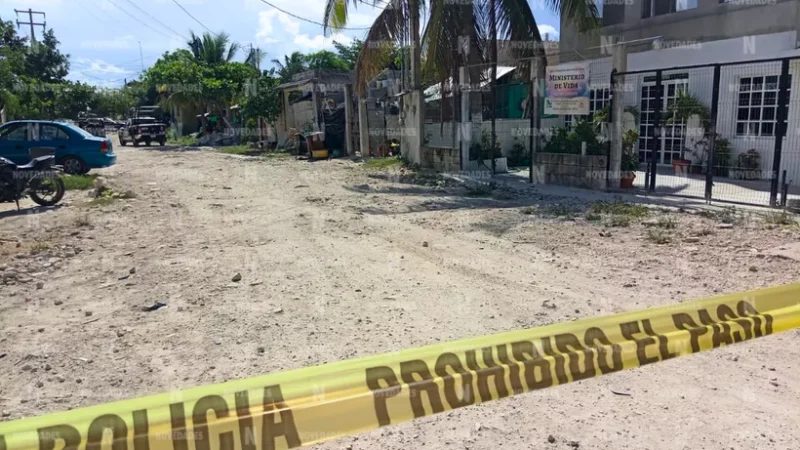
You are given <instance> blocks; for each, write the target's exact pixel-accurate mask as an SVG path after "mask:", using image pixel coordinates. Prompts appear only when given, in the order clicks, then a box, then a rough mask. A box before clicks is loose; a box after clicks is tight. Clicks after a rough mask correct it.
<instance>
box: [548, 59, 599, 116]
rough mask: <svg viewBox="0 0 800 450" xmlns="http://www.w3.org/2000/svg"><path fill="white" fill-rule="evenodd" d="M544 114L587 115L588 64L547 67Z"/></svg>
mask: <svg viewBox="0 0 800 450" xmlns="http://www.w3.org/2000/svg"><path fill="white" fill-rule="evenodd" d="M545 79H546V81H547V84H546V90H545V101H544V113H545V114H548V115H549V114H573V115H587V114H589V63H570V64H560V65H557V66H549V67H547V72H546V73H545Z"/></svg>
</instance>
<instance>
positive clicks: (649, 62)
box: [628, 31, 800, 71]
mask: <svg viewBox="0 0 800 450" xmlns="http://www.w3.org/2000/svg"><path fill="white" fill-rule="evenodd" d="M796 36H797V32H795V31H786V32H782V33H772V34H762V35H757V36H747V37H744V38H734V39H722V40H718V41H710V42H703V43H697V44H692V43H689V45H686V46H683V47H674V48H665V49H660V50H650V51H647V52H637V53H629V54H628V70H629V71H635V70H649V69H668V68H670V67H680V66H694V65H699V64H715V63H726V62H735V61H752V60H755V59H768V58H780V57H784V56H794V55H800V51H798V50H796V49H795V46H796V42H797V38H796ZM640 45H646V44H640Z"/></svg>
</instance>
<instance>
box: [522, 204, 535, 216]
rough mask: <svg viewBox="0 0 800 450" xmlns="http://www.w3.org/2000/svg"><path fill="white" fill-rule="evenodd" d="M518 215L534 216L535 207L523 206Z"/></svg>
mask: <svg viewBox="0 0 800 450" xmlns="http://www.w3.org/2000/svg"><path fill="white" fill-rule="evenodd" d="M519 212H520V214H525V215H526V216H531V215H533V214H536V207H535V206H525V207H524V208H521V209H520V210H519Z"/></svg>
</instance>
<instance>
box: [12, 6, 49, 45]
mask: <svg viewBox="0 0 800 450" xmlns="http://www.w3.org/2000/svg"><path fill="white" fill-rule="evenodd" d="M14 12H15V13H17V16H19V14H20V13H23V14H27V15H28V21H27V22H20V21H19V19H17V28H19V26H20V25H30V26H31V45H33V41H35V40H36V35H35V34H34V31H33V27H34V26H40V27H42V33H44V30H45V27H46V26H47V22H42V23H37V22H34V21H33V15H34V14H41V15H42V19H43V20H44V19H46V18H47V15H46V14H45V13H43V12H41V11H33V10H31V9H30V8H28V10H27V11H25V10H24V9H23V10H18V9H15V10H14Z"/></svg>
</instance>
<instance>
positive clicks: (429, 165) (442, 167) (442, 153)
mask: <svg viewBox="0 0 800 450" xmlns="http://www.w3.org/2000/svg"><path fill="white" fill-rule="evenodd" d="M421 165H422V167H423V168H426V169H434V170H436V171H438V172H459V171H461V161H460V159H459V156H458V149H455V148H444V147H428V146H423V147H422V164H421Z"/></svg>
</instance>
